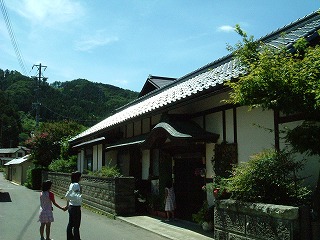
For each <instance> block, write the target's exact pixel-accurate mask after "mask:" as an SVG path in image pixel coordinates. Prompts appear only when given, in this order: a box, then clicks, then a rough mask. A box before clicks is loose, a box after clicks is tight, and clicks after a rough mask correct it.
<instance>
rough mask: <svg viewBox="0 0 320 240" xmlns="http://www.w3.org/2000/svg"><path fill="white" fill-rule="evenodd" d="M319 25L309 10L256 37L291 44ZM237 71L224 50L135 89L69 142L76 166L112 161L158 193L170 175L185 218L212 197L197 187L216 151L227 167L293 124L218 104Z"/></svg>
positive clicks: (315, 38) (312, 170)
mask: <svg viewBox="0 0 320 240" xmlns="http://www.w3.org/2000/svg"><path fill="white" fill-rule="evenodd" d="M319 28H320V15H319V14H318V13H312V14H310V15H308V16H306V17H304V18H302V19H299V20H297V21H295V22H293V23H291V24H289V25H287V26H285V27H283V28H280V29H278V30H276V31H274V32H272V33H271V34H269V35H267V36H265V37H263V38H261V39H259V40H260V41H263V42H264V43H267V44H270V45H271V46H274V47H279V46H287V47H290V46H292V44H293V43H294V42H295V41H296V40H298V39H299V38H301V37H304V38H306V39H307V40H308V41H309V42H310V43H311V44H317V43H318V42H319V34H318V32H317V30H319ZM283 33H285V35H283ZM177 67H178V64H177ZM240 74H241V72H239V70H238V68H236V67H235V61H234V59H233V58H232V55H228V56H225V57H223V58H220V59H218V60H216V61H214V62H212V63H210V64H208V65H206V66H203V67H202V68H200V69H197V70H196V71H194V72H191V73H189V74H187V75H185V76H183V77H181V78H178V79H176V80H174V81H172V82H170V83H168V84H167V85H165V86H163V87H161V88H156V89H154V90H153V91H150V92H149V91H147V94H140V96H141V97H139V98H138V99H136V100H135V101H132V102H130V103H129V104H127V105H125V106H123V107H121V108H119V109H118V110H117V111H116V112H115V113H114V114H113V115H112V116H110V117H108V118H106V119H105V120H103V121H101V122H99V123H98V124H96V125H94V126H93V127H91V128H89V129H87V130H86V131H84V132H82V133H80V134H79V135H77V136H75V137H74V138H73V139H71V140H70V144H71V146H72V148H73V149H75V150H76V151H77V152H78V169H79V170H80V171H82V172H83V171H85V170H91V171H95V170H98V169H101V167H102V166H105V165H107V164H117V165H118V166H119V167H120V169H121V171H122V174H123V175H125V176H134V177H135V178H136V181H137V186H136V188H137V189H139V190H140V191H141V192H145V193H146V194H147V193H150V192H152V193H160V196H161V195H162V194H163V189H164V186H165V183H166V181H167V180H169V179H171V178H172V179H173V180H174V184H175V192H176V200H177V214H178V215H179V218H183V219H189V220H190V219H191V215H192V213H195V212H197V211H198V210H199V208H200V207H201V205H202V204H203V201H204V200H205V199H207V198H208V199H209V200H212V199H211V198H212V196H211V195H210V194H209V195H208V196H206V195H205V193H204V191H202V189H201V188H202V186H203V185H204V184H205V183H206V182H210V181H212V178H213V175H214V171H213V162H212V160H213V159H214V156H215V154H218V155H219V156H220V157H222V158H223V159H226V157H223V154H224V153H226V154H225V155H224V156H226V155H227V156H229V158H228V161H229V163H228V164H226V165H230V163H237V162H245V161H248V159H249V157H250V156H251V155H253V154H255V153H258V152H260V151H262V150H263V149H267V148H272V147H274V146H276V147H279V148H282V147H284V143H283V142H282V141H281V129H283V128H285V127H292V126H296V125H297V123H299V122H300V121H301V120H302V119H298V118H296V117H295V116H283V115H282V114H281V113H280V114H279V113H277V112H273V111H262V110H261V109H254V110H251V111H248V107H246V106H235V105H232V104H228V103H226V102H225V101H223V100H226V99H228V98H229V93H230V88H228V87H227V86H225V85H224V84H223V83H224V82H225V81H227V80H231V79H237V78H238V77H239V75H240ZM148 81H149V79H148V80H147V82H148ZM146 84H149V83H146ZM145 86H146V85H145ZM144 89H145V87H144ZM266 129H272V130H273V131H267V130H266ZM225 143H228V144H225ZM318 169H319V163H318V161H309V163H308V164H307V167H306V171H307V172H308V174H307V175H310V176H311V177H310V178H308V181H309V183H310V184H311V185H314V183H315V180H316V178H317V176H318Z"/></svg>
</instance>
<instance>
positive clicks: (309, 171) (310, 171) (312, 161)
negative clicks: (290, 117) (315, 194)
mask: <svg viewBox="0 0 320 240" xmlns="http://www.w3.org/2000/svg"><path fill="white" fill-rule="evenodd" d="M301 123H302V121H296V122H290V123H284V124H281V125H279V130H280V132H281V131H282V130H285V128H289V129H293V128H294V127H296V126H297V125H300V124H301ZM281 136H282V137H283V136H284V134H282V135H281ZM280 139H281V141H280V148H281V149H284V148H285V147H286V146H287V145H286V144H285V141H284V139H283V138H281V137H280ZM289 149H290V147H289ZM294 156H295V159H297V160H301V159H306V164H305V167H304V169H303V170H302V171H301V172H300V174H301V176H304V177H306V179H305V180H304V184H305V185H306V186H309V187H310V188H311V189H314V188H315V187H316V183H317V180H318V176H319V170H320V163H319V161H320V157H319V156H306V155H305V154H295V155H294Z"/></svg>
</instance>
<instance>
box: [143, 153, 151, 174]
mask: <svg viewBox="0 0 320 240" xmlns="http://www.w3.org/2000/svg"><path fill="white" fill-rule="evenodd" d="M149 169H150V150H143V151H142V180H148V179H149Z"/></svg>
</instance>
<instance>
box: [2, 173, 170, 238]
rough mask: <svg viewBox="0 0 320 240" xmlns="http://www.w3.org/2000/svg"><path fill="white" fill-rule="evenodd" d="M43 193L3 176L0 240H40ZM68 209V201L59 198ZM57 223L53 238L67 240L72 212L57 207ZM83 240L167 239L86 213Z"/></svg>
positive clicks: (52, 228)
mask: <svg viewBox="0 0 320 240" xmlns="http://www.w3.org/2000/svg"><path fill="white" fill-rule="evenodd" d="M39 195H40V192H39V191H33V190H30V189H28V188H26V187H23V186H19V185H15V184H12V183H11V182H9V181H7V180H5V179H4V178H3V175H2V173H0V239H1V240H23V239H26V240H35V239H40V234H39V227H40V223H39V222H38V214H39V207H40V200H39ZM56 201H57V203H58V204H60V205H62V206H64V205H65V204H66V202H65V200H63V199H60V198H59V197H56ZM53 214H54V218H55V221H54V222H53V223H52V225H51V238H52V239H54V240H63V239H66V226H67V222H68V212H64V211H62V210H60V209H58V208H56V207H54V211H53ZM80 233H81V239H82V240H104V239H106V240H131V239H139V240H147V239H148V240H150V239H153V240H163V239H166V238H164V237H161V236H159V235H157V234H154V233H152V232H149V231H147V230H144V229H141V228H139V227H135V226H133V225H131V224H128V223H125V222H122V221H120V220H113V219H110V218H108V217H106V216H103V215H100V214H97V213H94V212H92V211H90V210H87V209H82V221H81V228H80Z"/></svg>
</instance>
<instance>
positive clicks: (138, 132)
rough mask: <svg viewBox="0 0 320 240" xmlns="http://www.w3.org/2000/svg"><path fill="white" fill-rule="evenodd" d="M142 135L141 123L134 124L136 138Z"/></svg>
mask: <svg viewBox="0 0 320 240" xmlns="http://www.w3.org/2000/svg"><path fill="white" fill-rule="evenodd" d="M138 135H141V121H136V122H134V136H138Z"/></svg>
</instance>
